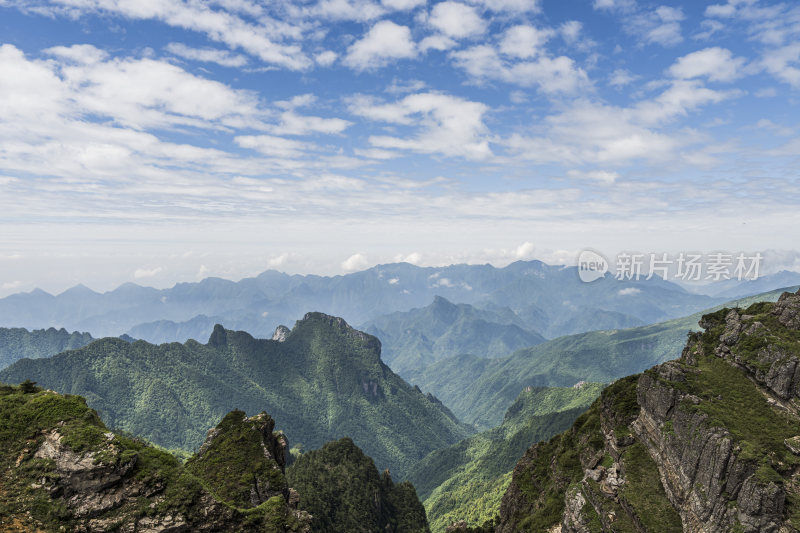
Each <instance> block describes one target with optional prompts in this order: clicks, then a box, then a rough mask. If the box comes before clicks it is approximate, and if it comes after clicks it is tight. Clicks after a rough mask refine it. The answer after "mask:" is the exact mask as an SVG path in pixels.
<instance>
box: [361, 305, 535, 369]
mask: <svg viewBox="0 0 800 533" xmlns="http://www.w3.org/2000/svg"><path fill="white" fill-rule="evenodd" d="M361 329H363V330H364V331H366V332H367V333H370V334H371V335H375V336H376V337H378V338H379V339H381V343H382V344H383V355H382V358H383V360H384V361H385V362H386V364H388V365H389V366H390V367H391V368H392V369H393V370H394V371H395V372H398V373H400V374H401V375H405V373H406V372H410V371H413V370H416V369H422V368H425V367H427V366H429V365H431V364H432V363H435V362H437V361H440V360H442V359H445V358H447V357H452V356H455V355H459V354H465V353H472V354H479V355H480V356H481V357H501V356H505V355H508V354H510V353H511V352H514V351H516V350H518V349H520V348H524V347H527V346H533V345H535V344H540V343H542V342H544V341H545V338H544V337H542V336H541V335H540V334H538V333H536V332H535V331H529V330H527V329H525V324H524V322H523V321H522V320H521V319H520V318H519V317H518V316H517V315H516V314H515V313H514V312H513V311H511V310H510V309H508V308H506V309H496V310H489V309H479V308H476V307H474V306H472V305H469V304H454V303H452V302H450V301H448V300H447V299H445V298H443V297H441V296H436V297H435V298H434V300H433V303H431V304H430V305H428V306H426V307H423V308H418V309H412V310H410V311H406V312H400V311H398V312H396V313H391V314H388V315H383V316H381V317H378V318H376V319H374V320H371V321H370V322H368V323H367V324H365V325H363V326H362V327H361Z"/></svg>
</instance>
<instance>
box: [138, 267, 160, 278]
mask: <svg viewBox="0 0 800 533" xmlns="http://www.w3.org/2000/svg"><path fill="white" fill-rule="evenodd" d="M163 271H164V269H163V268H162V267H156V268H137V269H136V271H135V272H134V273H133V277H134V278H136V279H142V278H152V277H153V276H157V275H158V274H160V273H161V272H163Z"/></svg>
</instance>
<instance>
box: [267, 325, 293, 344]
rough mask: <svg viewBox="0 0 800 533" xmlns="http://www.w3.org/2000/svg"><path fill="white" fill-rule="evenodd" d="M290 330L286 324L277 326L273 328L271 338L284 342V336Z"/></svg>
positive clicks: (286, 335) (287, 334)
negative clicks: (273, 331)
mask: <svg viewBox="0 0 800 533" xmlns="http://www.w3.org/2000/svg"><path fill="white" fill-rule="evenodd" d="M291 332H292V330H290V329H289V328H287V327H286V326H278V327H277V328H275V333H273V334H272V340H274V341H278V342H285V341H286V338H287V337H288V336H289V333H291Z"/></svg>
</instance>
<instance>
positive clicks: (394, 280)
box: [389, 278, 400, 285]
mask: <svg viewBox="0 0 800 533" xmlns="http://www.w3.org/2000/svg"><path fill="white" fill-rule="evenodd" d="M398 283H400V278H392V279H390V280H389V285H397V284H398Z"/></svg>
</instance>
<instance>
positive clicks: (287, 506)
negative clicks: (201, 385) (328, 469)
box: [0, 382, 310, 533]
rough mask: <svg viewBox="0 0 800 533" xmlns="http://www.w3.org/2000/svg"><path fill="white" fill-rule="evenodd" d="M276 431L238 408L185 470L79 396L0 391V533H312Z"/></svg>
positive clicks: (27, 387)
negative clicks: (116, 428) (114, 427)
mask: <svg viewBox="0 0 800 533" xmlns="http://www.w3.org/2000/svg"><path fill="white" fill-rule="evenodd" d="M273 425H274V424H273V422H272V419H271V418H270V417H269V416H268V415H266V414H261V415H258V416H255V417H250V418H247V417H245V416H244V413H242V412H240V411H239V412H237V411H234V412H232V413H230V414H229V415H228V416H227V417H225V419H224V420H223V421H222V422H221V423H220V424H219V425H218V426H217V427H216V428H215V429H213V430H211V431H210V432H209V436H208V438H207V440H206V442H205V444H204V445H203V447H202V448H201V450H200V451H199V452H198V453H197V454H196V455H195V456H194V457H193V458H192V459H190V460H189V462H188V463H187V465H186V466H183V465H181V464H180V462H179V461H178V460H177V459H176V458H175V457H173V456H172V455H170V454H168V453H166V452H164V451H161V450H158V449H156V448H153V447H151V446H149V445H146V444H144V443H143V442H141V441H138V440H136V439H133V438H129V437H127V436H125V435H120V434H115V433H114V432H111V431H109V430H108V429H107V428H106V427H105V425H104V424H103V423H102V421H100V419H99V417H98V416H97V414H96V413H95V412H94V411H93V410H92V409H90V408H89V407H87V405H86V402H85V400H84V399H83V398H81V397H78V396H70V395H67V396H62V395H59V394H56V393H54V392H52V391H45V390H42V389H39V388H37V387H34V386H33V385H32V384H30V383H29V382H28V383H25V384H23V385H21V386H20V387H11V386H7V385H3V386H0V472H2V473H0V480H2V481H0V494H1V495H2V501H1V503H0V530H2V531H87V532H88V531H93V532H94V531H97V532H101V531H122V532H131V533H133V532H148V533H151V532H152V533H155V532H170V533H179V532H189V531H192V532H194V531H261V532H264V531H268V532H276V533H277V532H306V531H308V530H309V521H310V517H309V516H308V514H307V513H304V512H302V511H298V510H297V509H296V503H297V495H296V493H293V492H292V491H291V489H289V488H288V486H287V484H286V480H285V478H284V474H283V470H284V464H285V461H284V450H285V447H286V441H285V438H284V437H283V436H282V435H281V434H279V433H277V434H276V433H273Z"/></svg>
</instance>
